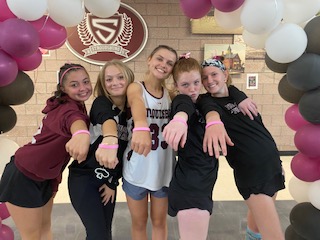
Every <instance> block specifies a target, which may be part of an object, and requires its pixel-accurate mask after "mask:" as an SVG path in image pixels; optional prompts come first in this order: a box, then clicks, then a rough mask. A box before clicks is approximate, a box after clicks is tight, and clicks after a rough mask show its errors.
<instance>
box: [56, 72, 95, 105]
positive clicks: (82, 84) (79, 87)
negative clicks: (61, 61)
mask: <svg viewBox="0 0 320 240" xmlns="http://www.w3.org/2000/svg"><path fill="white" fill-rule="evenodd" d="M61 90H62V91H63V92H65V93H66V94H67V95H68V96H69V97H70V98H71V99H73V100H75V101H79V102H84V101H86V100H88V98H89V97H90V96H91V94H92V85H91V82H90V78H89V76H88V74H87V72H86V71H85V70H84V69H81V68H80V69H76V70H71V71H70V72H68V73H67V74H66V77H65V80H64V81H63V84H62V86H61Z"/></svg>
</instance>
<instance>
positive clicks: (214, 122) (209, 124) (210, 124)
mask: <svg viewBox="0 0 320 240" xmlns="http://www.w3.org/2000/svg"><path fill="white" fill-rule="evenodd" d="M216 124H223V122H221V121H212V122H208V123H207V125H206V129H207V128H208V127H210V126H212V125H216Z"/></svg>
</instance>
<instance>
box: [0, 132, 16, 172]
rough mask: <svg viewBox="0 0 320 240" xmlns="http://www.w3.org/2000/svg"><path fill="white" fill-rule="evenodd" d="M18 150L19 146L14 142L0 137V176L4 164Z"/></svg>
mask: <svg viewBox="0 0 320 240" xmlns="http://www.w3.org/2000/svg"><path fill="white" fill-rule="evenodd" d="M18 148H19V145H18V144H17V143H16V142H15V141H13V140H10V139H8V138H4V137H0V156H1V157H0V176H1V175H2V173H3V170H4V168H5V166H6V164H7V163H8V162H9V161H10V158H11V156H13V155H14V153H15V152H16V151H17V149H18Z"/></svg>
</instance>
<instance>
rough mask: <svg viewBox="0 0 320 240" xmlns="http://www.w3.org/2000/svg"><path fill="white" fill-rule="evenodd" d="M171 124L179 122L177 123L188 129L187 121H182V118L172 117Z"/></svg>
mask: <svg viewBox="0 0 320 240" xmlns="http://www.w3.org/2000/svg"><path fill="white" fill-rule="evenodd" d="M171 122H179V123H182V124H183V125H185V126H186V127H188V124H187V120H186V119H184V118H183V117H179V116H175V117H173V119H172V120H171Z"/></svg>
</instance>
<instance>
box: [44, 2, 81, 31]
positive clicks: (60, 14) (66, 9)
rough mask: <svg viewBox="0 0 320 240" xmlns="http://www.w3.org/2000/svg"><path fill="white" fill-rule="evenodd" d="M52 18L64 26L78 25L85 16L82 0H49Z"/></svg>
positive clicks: (49, 10)
mask: <svg viewBox="0 0 320 240" xmlns="http://www.w3.org/2000/svg"><path fill="white" fill-rule="evenodd" d="M48 12H49V16H50V18H51V19H52V20H53V21H55V22H56V23H58V24H60V25H61V26H64V27H74V26H77V25H78V24H79V23H80V22H81V21H82V20H83V19H84V16H85V8H84V5H83V2H82V0H48Z"/></svg>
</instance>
